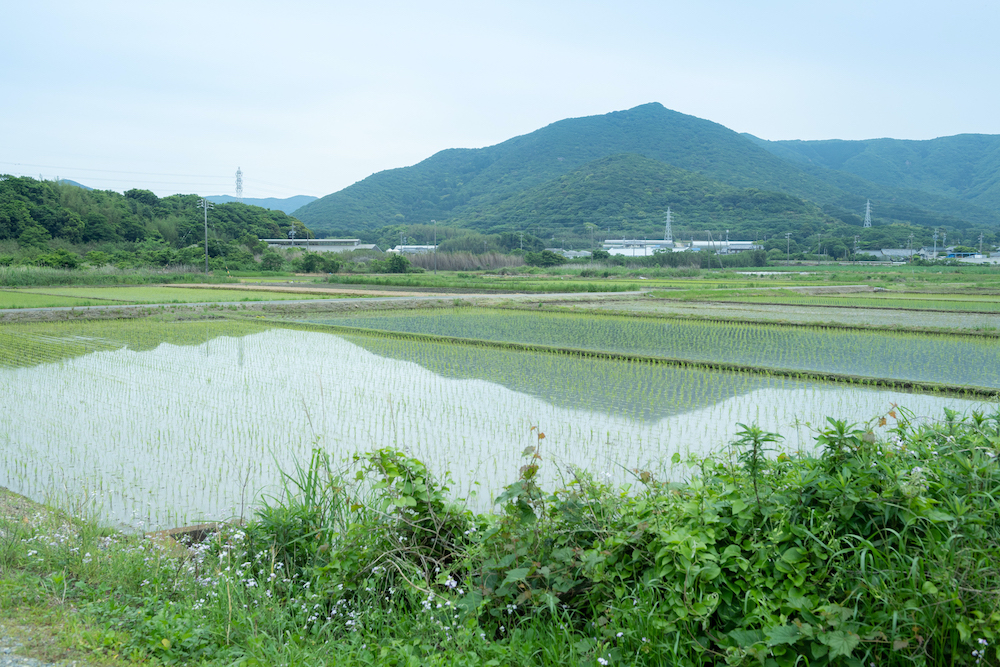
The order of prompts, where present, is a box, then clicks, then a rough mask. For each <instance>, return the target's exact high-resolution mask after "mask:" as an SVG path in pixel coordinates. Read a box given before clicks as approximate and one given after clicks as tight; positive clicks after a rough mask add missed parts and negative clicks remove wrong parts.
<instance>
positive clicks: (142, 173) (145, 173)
mask: <svg viewBox="0 0 1000 667" xmlns="http://www.w3.org/2000/svg"><path fill="white" fill-rule="evenodd" d="M0 164H12V165H14V166H16V167H31V168H33V169H35V168H41V169H66V170H68V171H96V172H100V173H104V174H130V175H136V176H182V177H184V178H218V176H216V175H207V174H167V173H164V172H158V171H123V170H121V169H91V168H89V167H66V166H62V165H52V164H28V163H27V162H4V161H2V160H0Z"/></svg>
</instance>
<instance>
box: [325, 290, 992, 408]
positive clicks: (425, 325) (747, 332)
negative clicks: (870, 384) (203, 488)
mask: <svg viewBox="0 0 1000 667" xmlns="http://www.w3.org/2000/svg"><path fill="white" fill-rule="evenodd" d="M308 321H309V322H313V323H319V324H330V325H344V326H351V327H357V328H361V329H372V330H380V331H393V332H404V333H417V334H428V335H434V336H446V337H455V338H464V339H472V340H488V341H495V342H498V343H519V344H528V345H544V346H553V347H560V348H571V349H577V350H593V351H602V352H616V353H624V354H639V355H649V356H654V357H662V358H668V359H680V360H689V361H700V362H709V363H726V364H736V365H744V366H749V367H754V368H770V369H784V370H790V371H793V372H794V371H808V372H812V373H831V374H839V375H851V376H860V377H865V378H874V379H886V380H895V381H914V382H924V383H940V384H950V385H965V386H976V387H984V388H987V389H993V388H996V389H1000V367H998V365H997V364H996V359H998V358H1000V341H998V340H996V339H993V338H979V337H968V336H946V335H933V336H932V335H924V334H912V333H895V332H886V331H859V330H849V329H839V328H821V327H801V326H798V327H789V326H782V325H777V324H760V323H751V322H700V321H693V320H681V319H654V318H632V317H620V316H601V317H595V316H594V315H592V314H575V313H552V312H530V311H523V310H486V309H471V308H464V309H462V308H459V309H454V310H451V311H450V312H447V313H444V312H441V311H433V312H432V311H418V310H408V311H370V312H360V313H359V312H345V313H335V314H324V315H323V316H322V317H312V318H310V319H309V320H308Z"/></svg>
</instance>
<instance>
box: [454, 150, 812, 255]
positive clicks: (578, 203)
mask: <svg viewBox="0 0 1000 667" xmlns="http://www.w3.org/2000/svg"><path fill="white" fill-rule="evenodd" d="M668 207H670V208H671V210H672V212H673V229H674V233H675V235H676V236H677V237H678V238H682V237H687V236H688V234H689V233H696V234H697V236H698V238H699V239H700V238H702V236H703V235H704V234H705V233H706V231H707V230H715V231H722V230H725V229H732V230H733V231H739V232H741V233H743V234H744V236H746V235H749V236H750V237H751V238H755V237H756V238H762V237H763V236H764V235H765V234H773V233H778V232H784V231H791V230H795V231H796V232H801V231H803V230H805V229H808V230H810V231H809V232H808V233H812V231H815V230H817V229H820V228H821V227H822V226H823V223H824V222H826V221H829V220H830V219H829V218H828V217H827V216H825V215H824V214H823V212H822V211H821V210H820V208H819V207H818V206H816V205H815V204H811V203H807V202H804V201H803V200H801V199H798V198H796V197H792V196H790V195H786V194H783V193H780V192H768V191H762V190H757V189H755V188H748V189H739V188H733V187H730V186H727V185H723V184H721V183H719V182H718V181H713V180H711V179H708V178H705V177H704V176H701V175H699V174H696V173H694V172H691V171H687V170H684V169H679V168H677V167H673V166H671V165H669V164H666V163H664V162H660V161H658V160H652V159H650V158H645V157H640V156H638V155H635V154H630V153H626V154H621V155H613V156H610V157H605V158H600V159H597V160H594V161H593V162H589V163H587V164H585V165H583V166H582V167H580V168H578V169H575V170H573V171H571V172H569V173H568V174H564V175H563V176H560V177H558V178H555V179H552V180H549V181H546V182H544V183H542V184H540V185H537V186H535V187H532V188H529V189H527V190H524V191H523V192H520V193H518V194H516V195H514V196H511V197H509V198H508V199H506V200H504V201H502V202H499V203H497V204H496V205H495V206H490V207H482V208H481V209H480V208H479V207H476V209H475V210H466V211H465V212H463V213H458V214H457V215H456V217H455V218H454V223H455V224H458V225H461V226H463V227H467V228H474V229H480V230H493V231H517V230H525V231H534V230H535V229H536V227H538V226H540V224H541V223H540V222H539V221H541V220H546V221H549V222H550V224H552V225H554V226H558V227H560V228H562V229H566V230H573V231H575V232H576V233H577V234H578V235H581V236H584V235H586V234H587V233H588V229H590V228H591V227H592V228H594V229H595V230H600V232H601V237H603V236H606V235H610V236H616V235H620V234H625V233H626V232H628V231H632V232H642V235H644V236H650V235H651V236H652V237H653V238H659V237H662V235H663V231H664V211H666V210H667V208H668ZM755 231H756V234H755V233H754V232H755ZM539 233H541V230H539Z"/></svg>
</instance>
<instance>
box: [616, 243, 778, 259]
mask: <svg viewBox="0 0 1000 667" xmlns="http://www.w3.org/2000/svg"><path fill="white" fill-rule="evenodd" d="M760 247H761V246H759V245H758V244H757V243H756V242H754V241H728V240H725V241H688V242H685V241H665V240H662V239H655V240H654V239H608V240H607V241H605V242H604V244H603V248H604V250H606V251H607V252H608V253H609V254H612V255H624V256H626V257H648V256H650V255H653V254H655V253H656V252H657V251H663V252H684V251H686V250H695V251H700V250H708V251H712V252H717V253H719V254H720V255H728V254H731V253H734V252H743V251H745V250H758V249H760Z"/></svg>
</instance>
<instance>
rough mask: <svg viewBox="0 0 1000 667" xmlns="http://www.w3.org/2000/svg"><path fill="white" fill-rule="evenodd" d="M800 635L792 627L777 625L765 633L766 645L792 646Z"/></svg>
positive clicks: (794, 627)
mask: <svg viewBox="0 0 1000 667" xmlns="http://www.w3.org/2000/svg"><path fill="white" fill-rule="evenodd" d="M801 636H802V633H801V632H799V629H798V627H796V626H794V625H779V626H778V627H776V628H771V629H770V630H768V631H767V645H768V646H777V645H778V644H794V643H795V642H796V641H798V639H799V637H801Z"/></svg>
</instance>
